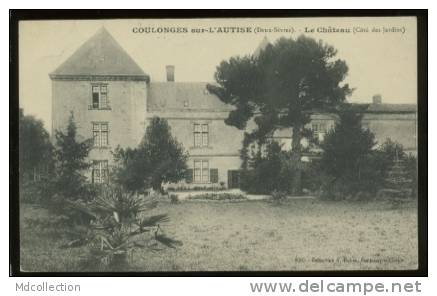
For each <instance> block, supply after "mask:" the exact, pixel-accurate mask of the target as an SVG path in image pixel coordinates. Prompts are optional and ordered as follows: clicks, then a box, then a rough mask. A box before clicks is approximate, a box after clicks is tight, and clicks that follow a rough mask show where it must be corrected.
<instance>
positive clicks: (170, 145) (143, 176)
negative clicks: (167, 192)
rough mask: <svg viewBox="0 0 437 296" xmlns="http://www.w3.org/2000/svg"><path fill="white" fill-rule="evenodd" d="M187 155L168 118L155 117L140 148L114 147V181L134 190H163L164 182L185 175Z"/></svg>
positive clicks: (179, 178) (175, 180) (176, 179)
mask: <svg viewBox="0 0 437 296" xmlns="http://www.w3.org/2000/svg"><path fill="white" fill-rule="evenodd" d="M187 158H188V155H187V153H186V152H185V151H184V148H183V147H182V145H181V144H180V143H179V142H177V140H176V139H175V138H174V137H173V136H172V135H171V128H170V126H169V125H168V122H167V120H165V119H161V118H159V117H153V118H152V119H151V121H150V124H149V126H148V127H147V129H146V133H145V135H144V137H143V139H142V141H141V143H140V145H139V146H138V148H135V149H130V148H127V149H122V148H120V147H118V148H117V149H116V150H115V152H114V161H115V168H114V171H113V180H114V181H115V182H116V183H118V184H120V185H122V186H123V187H124V188H125V189H126V190H129V191H132V192H135V191H136V192H141V191H144V190H145V189H146V188H148V187H150V186H151V187H152V188H153V189H154V190H159V191H161V192H162V184H163V183H164V182H177V181H179V180H181V179H183V178H184V177H185V172H186V169H187V166H186V161H187Z"/></svg>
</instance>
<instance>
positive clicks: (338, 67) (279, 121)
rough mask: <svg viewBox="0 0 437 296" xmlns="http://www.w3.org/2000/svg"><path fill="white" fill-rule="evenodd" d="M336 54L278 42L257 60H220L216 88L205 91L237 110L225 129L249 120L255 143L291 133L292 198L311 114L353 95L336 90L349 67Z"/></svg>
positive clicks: (307, 41)
mask: <svg viewBox="0 0 437 296" xmlns="http://www.w3.org/2000/svg"><path fill="white" fill-rule="evenodd" d="M336 54H337V51H336V50H335V49H334V47H332V46H330V45H327V44H325V43H323V42H322V41H316V40H314V39H312V38H309V37H306V36H303V35H302V36H300V37H298V38H297V39H296V40H294V39H291V38H290V39H288V38H280V39H279V40H278V41H276V42H275V43H274V44H273V45H272V44H269V45H268V46H267V47H266V48H265V49H264V50H262V51H261V52H260V54H259V55H258V56H244V57H239V56H237V57H232V58H231V59H229V60H228V61H222V62H221V63H220V65H219V66H218V67H217V70H216V73H215V80H216V82H217V85H212V84H210V85H208V86H207V88H208V90H209V91H210V92H211V93H213V94H215V95H217V96H218V97H219V98H220V100H221V101H223V102H224V103H227V104H231V105H233V106H235V107H236V108H235V110H233V111H231V112H230V114H229V117H228V118H227V119H226V121H225V122H226V123H227V124H229V125H232V126H235V127H237V128H239V129H244V128H245V127H246V124H247V122H248V121H249V120H250V119H253V120H254V122H255V123H256V125H257V128H256V129H255V130H254V131H253V132H251V134H252V135H253V137H252V138H253V139H254V140H255V141H262V139H264V138H265V137H266V136H267V135H269V134H270V133H271V132H272V131H274V130H275V129H277V128H287V127H290V128H292V130H293V133H292V139H293V144H292V157H293V159H294V162H295V163H296V164H297V165H296V173H295V178H294V181H293V182H294V183H295V184H294V185H293V187H294V191H295V193H299V192H300V185H301V184H300V173H301V166H300V165H299V163H300V161H301V157H300V156H301V144H300V142H301V139H302V137H303V135H304V133H305V132H304V130H305V129H304V126H305V124H306V123H308V122H309V120H310V114H311V112H313V111H315V110H319V111H320V110H324V111H329V110H333V109H335V108H336V107H337V106H338V105H340V104H342V103H343V102H344V101H345V98H346V96H348V95H349V94H350V93H351V92H352V90H351V89H350V88H349V86H348V85H347V84H345V85H340V84H341V83H342V81H343V80H344V78H345V77H346V75H347V72H348V67H347V65H346V63H345V62H344V61H342V60H339V59H335V56H336ZM243 154H244V151H243ZM244 164H245V160H244V159H243V165H244ZM243 168H244V167H243Z"/></svg>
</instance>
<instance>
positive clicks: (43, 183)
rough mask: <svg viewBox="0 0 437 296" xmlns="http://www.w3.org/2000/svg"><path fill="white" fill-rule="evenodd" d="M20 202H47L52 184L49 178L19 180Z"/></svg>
mask: <svg viewBox="0 0 437 296" xmlns="http://www.w3.org/2000/svg"><path fill="white" fill-rule="evenodd" d="M19 190H20V202H23V203H30V204H47V203H48V202H49V201H50V200H51V198H52V195H53V184H52V182H51V181H50V180H49V179H42V180H40V181H23V182H20V189H19Z"/></svg>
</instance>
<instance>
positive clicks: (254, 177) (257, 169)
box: [240, 142, 295, 194]
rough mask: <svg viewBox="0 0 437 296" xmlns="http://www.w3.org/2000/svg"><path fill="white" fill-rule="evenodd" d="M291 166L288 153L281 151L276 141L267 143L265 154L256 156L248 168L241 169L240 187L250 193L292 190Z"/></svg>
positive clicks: (292, 174) (292, 171)
mask: <svg viewBox="0 0 437 296" xmlns="http://www.w3.org/2000/svg"><path fill="white" fill-rule="evenodd" d="M293 167H294V166H293V164H292V160H291V155H290V153H288V152H284V151H282V150H281V146H280V145H279V144H278V143H277V142H272V143H269V144H268V145H267V147H266V155H265V156H258V157H256V158H255V159H254V160H253V161H252V163H251V165H250V168H249V169H245V170H242V171H241V175H240V185H241V189H242V190H244V191H246V192H248V193H251V194H270V193H271V192H272V191H275V190H277V191H284V192H287V193H289V192H292V181H293V177H294V174H295V170H294V168H293Z"/></svg>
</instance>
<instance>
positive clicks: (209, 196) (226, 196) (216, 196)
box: [188, 193, 247, 201]
mask: <svg viewBox="0 0 437 296" xmlns="http://www.w3.org/2000/svg"><path fill="white" fill-rule="evenodd" d="M188 199H190V200H218V201H224V200H227V201H235V200H247V198H246V196H244V195H243V194H234V193H204V194H199V195H193V196H189V197H188Z"/></svg>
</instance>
